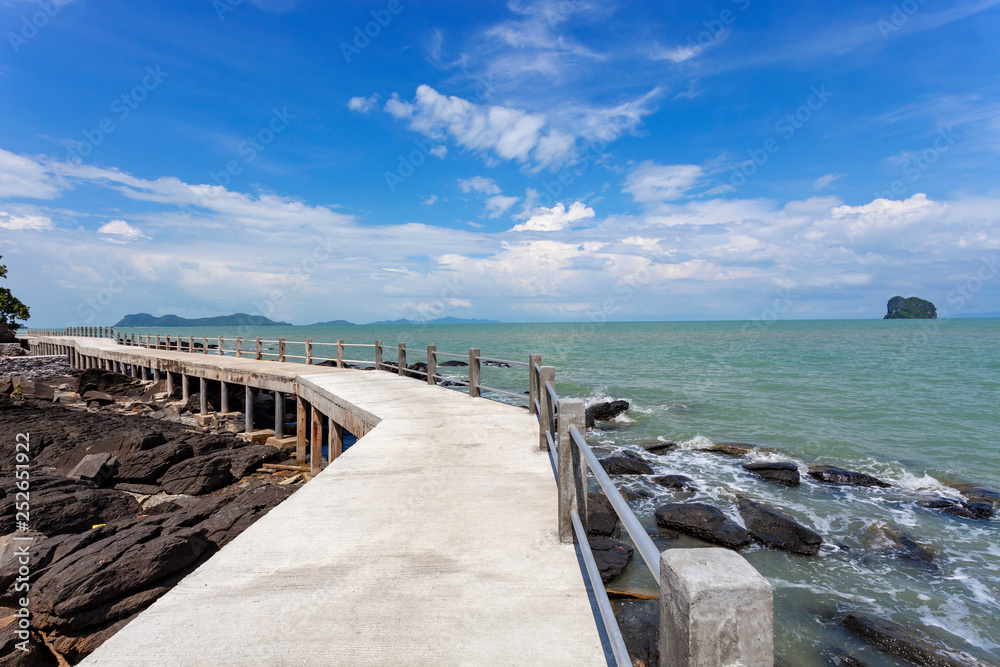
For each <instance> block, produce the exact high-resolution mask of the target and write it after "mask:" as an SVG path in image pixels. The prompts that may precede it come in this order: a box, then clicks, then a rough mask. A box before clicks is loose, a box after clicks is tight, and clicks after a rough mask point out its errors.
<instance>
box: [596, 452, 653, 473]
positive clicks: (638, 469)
mask: <svg viewBox="0 0 1000 667" xmlns="http://www.w3.org/2000/svg"><path fill="white" fill-rule="evenodd" d="M598 462H599V463H600V464H601V467H602V468H604V472H606V473H608V474H609V475H652V474H653V467H652V466H650V465H649V464H648V463H646V462H644V461H638V460H636V459H634V458H632V457H630V456H608V457H605V458H603V459H598Z"/></svg>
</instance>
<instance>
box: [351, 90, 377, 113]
mask: <svg viewBox="0 0 1000 667" xmlns="http://www.w3.org/2000/svg"><path fill="white" fill-rule="evenodd" d="M377 106H378V94H375V95H372V96H371V97H352V98H351V99H349V100H347V108H348V109H350V110H351V111H357V112H358V113H368V112H369V111H372V110H373V109H375V108H376V107H377Z"/></svg>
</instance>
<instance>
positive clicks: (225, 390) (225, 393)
mask: <svg viewBox="0 0 1000 667" xmlns="http://www.w3.org/2000/svg"><path fill="white" fill-rule="evenodd" d="M219 412H221V413H222V414H226V413H227V412H229V383H228V382H226V381H225V380H219Z"/></svg>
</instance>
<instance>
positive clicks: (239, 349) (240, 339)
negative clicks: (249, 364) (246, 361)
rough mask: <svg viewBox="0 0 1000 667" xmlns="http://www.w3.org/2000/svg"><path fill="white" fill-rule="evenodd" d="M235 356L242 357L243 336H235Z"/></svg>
mask: <svg viewBox="0 0 1000 667" xmlns="http://www.w3.org/2000/svg"><path fill="white" fill-rule="evenodd" d="M236 358H237V359H242V358H243V336H237V337H236Z"/></svg>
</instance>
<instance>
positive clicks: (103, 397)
mask: <svg viewBox="0 0 1000 667" xmlns="http://www.w3.org/2000/svg"><path fill="white" fill-rule="evenodd" d="M81 398H82V399H83V400H85V401H87V403H97V404H98V405H111V404H112V403H114V402H115V398H114V396H112V395H111V394H106V393H104V392H103V391H95V390H93V389H91V390H90V391H88V392H86V393H84V394H83V395H82V396H81Z"/></svg>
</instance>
